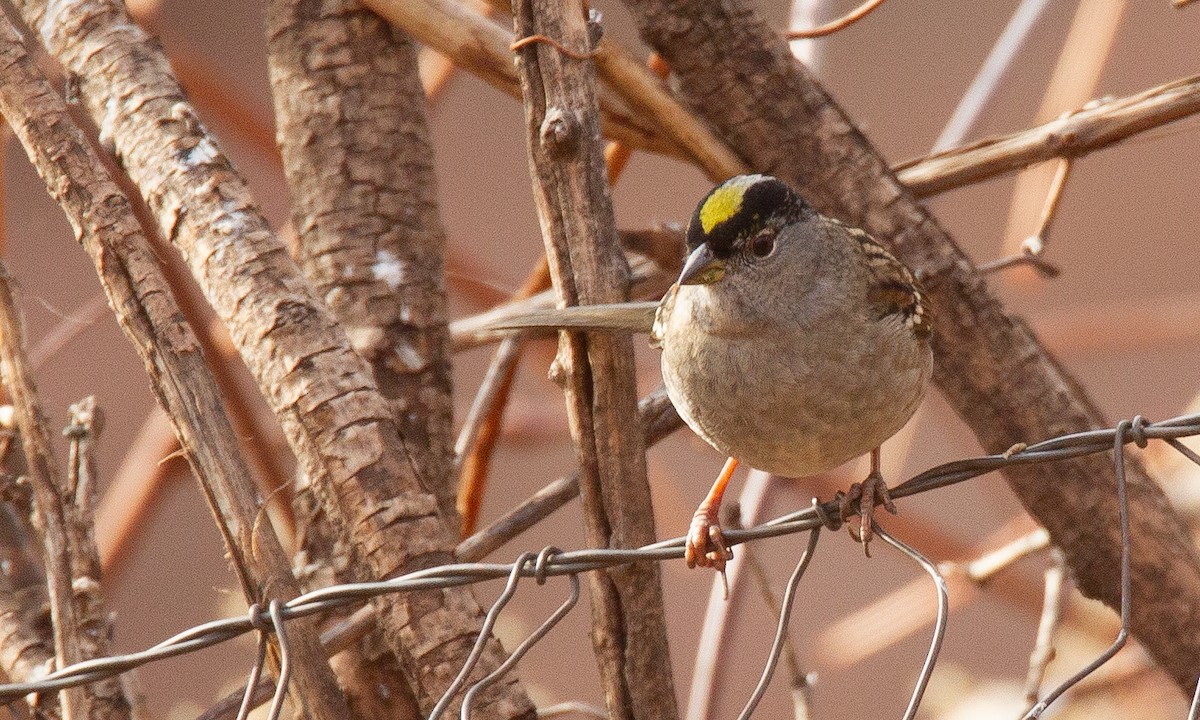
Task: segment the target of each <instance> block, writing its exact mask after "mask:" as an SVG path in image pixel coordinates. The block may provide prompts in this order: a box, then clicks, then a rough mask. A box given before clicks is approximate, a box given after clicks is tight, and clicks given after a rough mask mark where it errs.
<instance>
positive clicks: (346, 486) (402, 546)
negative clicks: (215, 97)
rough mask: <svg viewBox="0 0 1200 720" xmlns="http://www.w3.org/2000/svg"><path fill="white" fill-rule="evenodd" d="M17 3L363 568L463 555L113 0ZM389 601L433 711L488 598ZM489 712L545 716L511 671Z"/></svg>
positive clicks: (321, 321) (386, 611)
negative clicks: (224, 333) (176, 255)
mask: <svg viewBox="0 0 1200 720" xmlns="http://www.w3.org/2000/svg"><path fill="white" fill-rule="evenodd" d="M18 7H19V9H20V11H21V12H22V14H23V16H24V17H25V19H26V21H27V22H28V23H29V25H30V27H32V28H34V29H35V31H36V32H37V33H38V35H39V36H40V38H41V40H42V42H43V43H45V45H46V46H47V48H48V49H49V50H50V53H51V54H52V55H53V56H55V57H56V58H57V59H58V60H59V62H61V63H62V64H63V66H64V67H65V68H66V70H67V71H68V72H69V73H71V74H72V75H73V76H74V77H75V79H76V80H77V86H78V88H79V96H80V100H81V103H82V105H83V106H84V107H85V108H86V109H87V111H88V113H89V114H90V115H91V116H92V117H93V118H94V119H95V121H96V123H97V124H98V126H99V128H100V137H101V141H102V142H105V143H106V144H109V145H111V147H112V149H113V151H114V152H115V153H116V155H117V157H118V158H119V159H120V161H121V162H122V163H123V166H124V167H125V169H126V170H127V172H128V173H129V175H130V177H131V179H132V180H133V181H134V183H135V184H136V185H137V186H138V188H139V190H140V191H141V193H142V196H143V198H144V199H145V200H146V203H147V205H148V206H149V207H150V209H151V210H152V211H153V212H154V214H155V216H156V217H157V219H158V223H159V225H160V227H161V228H162V230H163V235H164V236H165V237H167V238H168V239H169V240H170V241H171V242H172V244H174V245H175V246H176V248H178V249H179V251H180V252H181V253H182V254H183V256H184V258H185V260H186V261H187V263H188V266H189V268H190V270H191V272H192V275H193V276H194V277H195V278H196V280H197V281H198V283H199V284H200V287H201V289H202V290H203V291H204V294H205V297H207V298H208V300H209V302H210V303H211V304H212V305H213V308H214V309H215V310H216V312H217V316H218V317H219V318H220V319H221V320H222V322H224V323H225V325H226V326H227V327H228V328H229V330H230V334H231V336H232V337H233V341H234V344H235V345H236V346H237V348H238V351H239V352H240V353H241V354H242V357H243V359H244V360H245V361H246V365H247V367H249V368H250V370H251V372H252V374H253V375H254V377H255V380H256V381H257V382H258V384H259V387H260V389H261V390H262V392H263V393H264V395H265V396H266V397H267V399H268V402H269V403H270V405H271V408H272V410H274V412H275V414H276V416H277V417H278V418H279V420H280V424H281V425H282V426H283V428H284V432H285V434H286V436H287V439H288V443H289V445H290V446H291V448H292V450H293V452H295V454H296V457H297V459H298V460H299V462H300V465H301V467H302V468H303V470H304V472H306V473H307V475H308V477H309V478H310V479H311V481H312V483H313V485H314V487H315V488H316V490H317V494H318V497H319V499H320V501H321V503H322V506H323V507H324V508H326V509H327V510H328V512H329V513H330V517H331V518H333V519H334V520H335V522H336V523H337V527H338V528H339V531H340V532H341V533H344V534H345V536H346V537H347V539H348V540H350V541H352V542H353V543H354V544H355V545H356V547H357V548H358V549H359V551H360V553H361V557H362V558H364V559H365V560H366V567H362V568H360V569H359V571H360V572H362V573H363V575H364V576H370V577H372V578H384V577H391V576H395V575H398V574H402V573H405V572H408V571H412V570H416V569H420V568H423V567H428V566H432V565H439V564H443V563H445V562H448V561H450V559H451V557H452V552H453V549H454V540H453V535H452V534H451V533H450V531H449V530H448V528H446V526H445V525H444V524H443V523H442V521H441V519H440V517H439V515H438V506H437V500H436V499H435V498H434V497H433V495H431V494H430V493H429V492H428V490H427V489H426V488H425V487H424V485H423V484H422V480H421V477H420V475H419V474H418V473H417V471H416V469H415V467H414V465H413V463H412V461H411V460H410V458H409V457H408V456H407V454H406V453H405V451H404V447H403V441H402V438H401V436H400V433H399V431H398V429H397V427H396V424H395V421H394V420H393V419H392V413H391V407H390V406H389V404H388V403H387V400H386V399H385V398H384V397H383V396H382V395H381V394H380V393H379V390H378V387H377V386H376V385H375V382H374V378H373V377H372V373H371V368H370V366H369V365H368V364H367V362H366V361H365V360H364V359H363V358H362V357H361V356H360V355H358V354H357V353H356V352H355V351H354V349H353V347H352V346H351V344H350V341H349V339H348V338H347V336H346V333H345V332H344V331H343V329H342V328H341V326H340V325H338V324H337V322H336V321H335V319H334V317H333V315H332V314H331V313H330V312H329V310H328V309H327V308H326V307H325V306H324V304H323V302H322V301H321V300H320V299H319V298H318V297H317V295H316V294H315V293H314V292H313V290H312V288H311V286H309V285H308V283H307V282H306V281H305V279H304V277H303V276H302V275H301V274H300V272H299V270H298V268H297V267H296V265H295V263H293V262H292V260H291V258H289V257H288V255H287V252H286V250H285V249H284V248H283V246H282V245H281V244H280V242H279V240H278V238H276V236H275V235H274V233H273V232H271V229H270V227H269V226H268V224H267V222H266V219H265V218H264V217H263V215H262V212H261V211H260V210H259V209H258V207H257V206H256V205H255V203H254V201H253V199H252V197H251V196H250V193H249V190H248V188H247V187H246V182H245V180H244V179H243V178H242V177H241V176H240V175H239V174H238V173H237V171H236V170H235V169H234V168H233V166H232V164H231V163H230V162H229V160H228V158H226V157H225V155H224V154H223V153H222V152H221V150H220V147H219V145H218V143H217V142H216V139H215V138H214V137H213V136H212V135H211V134H210V133H209V132H208V131H207V130H206V129H205V128H204V126H203V125H202V124H201V122H200V120H199V118H198V117H197V116H196V114H195V111H194V110H193V108H192V107H191V106H190V105H189V104H188V103H187V101H186V99H185V98H184V96H183V92H182V90H181V89H180V87H179V83H178V81H177V79H176V78H175V77H174V76H173V75H172V73H171V70H170V65H169V63H168V62H167V60H166V58H165V56H164V55H163V53H162V51H161V50H160V49H159V48H158V46H157V45H156V43H155V42H154V41H153V40H151V39H150V38H149V37H148V36H147V35H146V34H145V33H144V32H143V31H142V30H141V29H140V28H138V27H137V26H136V25H135V24H133V22H132V21H131V20H130V18H129V16H128V14H127V13H126V11H125V9H124V8H123V7H122V6H121V5H119V4H118V3H116V2H115V0H89V1H81V2H74V3H49V4H48V3H46V2H45V1H44V0H24V1H22V2H19V3H18ZM50 11H52V12H50ZM376 604H377V606H378V607H379V608H380V614H381V622H382V624H383V626H384V632H385V635H386V636H387V638H388V642H389V644H390V645H391V647H392V649H393V651H395V652H396V653H397V655H398V657H400V659H401V664H402V666H403V667H404V669H405V673H406V675H407V676H408V680H409V682H410V684H411V685H412V686H413V687H414V689H415V691H416V694H417V697H418V700H419V701H420V704H421V707H422V709H423V710H428V709H429V708H431V707H432V706H433V704H434V703H435V702H436V701H437V699H438V697H440V695H441V693H442V691H443V690H444V689H445V688H446V687H447V686H448V685H449V684H450V681H451V680H452V679H453V677H454V675H455V674H456V673H457V671H458V668H460V667H461V666H462V662H463V660H464V658H465V657H466V655H467V653H468V651H469V649H470V647H471V646H472V645H473V643H474V641H475V638H476V637H477V636H478V634H479V631H480V629H481V627H482V619H483V614H482V612H481V611H480V609H479V606H478V603H476V602H475V599H474V597H473V596H472V595H471V594H470V591H469V590H467V589H464V588H451V589H444V590H431V591H422V592H411V593H403V594H400V595H394V596H388V597H385V598H381V599H379V600H377V601H376ZM503 656H504V653H503V649H502V648H501V647H500V645H499V643H498V642H495V641H491V642H489V644H488V646H487V651H486V652H485V654H484V658H483V660H482V661H481V662H480V664H479V667H478V671H479V672H480V673H488V672H491V670H492V669H494V668H495V667H496V666H497V665H499V663H500V662H501V661H502V658H503ZM480 703H481V704H480V712H485V713H489V714H488V715H485V717H492V715H490V713H495V715H494V716H495V717H497V718H509V717H526V716H531V714H532V712H533V709H532V706H531V705H530V703H529V700H528V698H526V697H525V695H524V693H523V692H522V691H521V689H520V687H519V686H518V685H517V683H516V680H515V679H514V678H512V676H509V677H508V678H507V679H506V681H502V682H500V683H498V684H496V685H493V686H492V687H491V688H489V690H488V691H487V692H486V693H485V694H484V696H483V697H482V698H480ZM489 707H490V709H488V708H489Z"/></svg>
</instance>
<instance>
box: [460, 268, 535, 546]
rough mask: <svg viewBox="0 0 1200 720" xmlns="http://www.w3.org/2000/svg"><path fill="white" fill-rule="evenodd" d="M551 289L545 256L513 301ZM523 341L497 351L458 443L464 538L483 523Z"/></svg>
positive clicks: (518, 337) (515, 337)
mask: <svg viewBox="0 0 1200 720" xmlns="http://www.w3.org/2000/svg"><path fill="white" fill-rule="evenodd" d="M548 287H550V266H549V265H548V264H547V263H546V258H545V256H542V257H541V258H540V259H539V260H538V262H537V265H536V266H535V267H534V268H533V270H531V271H530V273H529V276H528V277H527V278H525V282H524V283H522V285H521V288H520V289H519V290H517V292H516V293H515V294H514V295H513V299H514V300H523V299H525V298H528V297H530V296H532V295H535V294H537V293H539V292H542V291H543V290H545V289H547V288H548ZM522 340H523V338H522V336H521V335H520V334H516V335H511V336H509V337H508V338H505V340H504V341H502V342H501V344H500V347H499V348H497V349H496V353H495V355H493V357H492V362H491V365H490V366H489V367H488V371H487V374H486V375H485V376H484V382H483V384H482V385H481V386H480V388H479V392H478V394H477V395H476V397H475V402H474V403H472V405H471V410H470V411H469V412H468V413H467V419H466V420H465V421H464V422H463V429H462V432H461V433H460V435H459V439H458V442H457V443H455V448H454V453H455V457H456V459H457V461H458V467H459V468H460V474H459V484H458V512H459V515H460V516H461V518H462V530H461V532H462V536H463V537H469V536H470V535H472V534H473V533H474V532H475V529H476V525H477V523H478V521H479V509H480V507H481V506H482V504H483V494H484V492H485V489H486V486H487V477H488V472H489V469H490V468H491V462H492V454H493V452H494V451H495V449H496V442H497V441H498V440H499V439H500V430H501V428H502V425H503V422H504V411H505V409H506V408H507V407H508V398H509V395H510V393H511V391H512V385H513V381H514V380H515V378H516V373H517V367H518V365H519V364H520V361H521V355H522Z"/></svg>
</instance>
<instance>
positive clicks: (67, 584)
mask: <svg viewBox="0 0 1200 720" xmlns="http://www.w3.org/2000/svg"><path fill="white" fill-rule="evenodd" d="M6 22H7V21H6V20H3V19H0V25H3V24H4V23H6ZM3 29H7V30H8V33H6V34H7V35H9V37H5V38H4V40H6V41H9V42H13V41H15V40H16V33H15V31H13V30H11V29H8V28H3ZM17 42H19V41H17ZM11 47H12V46H11V45H10V46H9V48H11ZM9 48H0V50H8V49H9ZM5 54H7V53H5ZM7 79H8V78H7V77H6V80H7ZM6 114H7V113H6ZM6 119H8V120H9V121H10V122H11V121H12V118H11V117H8V118H6ZM10 283H11V281H10V276H9V274H8V268H7V267H5V266H4V265H3V264H0V371H2V372H3V379H4V384H5V386H6V388H7V390H8V395H9V397H10V398H12V404H13V408H14V410H15V411H16V418H17V425H18V427H20V429H21V443H22V446H23V447H24V449H25V461H26V463H27V465H28V468H29V482H30V485H31V486H32V487H33V499H34V510H35V513H36V522H35V525H36V527H37V528H38V530H39V531H40V532H41V534H42V548H43V550H44V567H45V572H46V584H47V588H48V589H49V596H50V617H51V621H52V622H53V624H54V650H55V655H56V656H57V658H58V664H59V667H65V666H68V665H73V664H75V663H78V662H80V661H82V660H85V659H87V658H85V657H84V655H83V650H82V648H81V638H80V633H81V628H80V626H79V618H78V615H77V613H76V607H75V603H74V594H73V591H72V580H73V575H72V562H71V559H72V557H73V553H72V551H71V547H70V539H69V537H68V535H67V527H66V526H67V520H66V517H65V514H64V511H63V498H62V496H61V495H60V492H61V491H62V488H63V482H62V480H61V478H60V477H59V473H58V471H57V466H56V461H55V459H54V453H53V450H52V448H51V445H50V432H49V430H48V429H47V428H46V417H45V414H44V413H43V412H42V407H41V402H40V400H39V399H38V397H37V390H36V389H35V388H34V385H33V378H32V377H31V375H30V370H29V362H28V360H27V358H26V356H25V332H24V329H23V328H22V323H21V319H20V315H19V311H18V310H17V307H16V303H15V301H14V299H13V295H12V288H11V285H10ZM60 698H61V699H60V702H61V703H62V709H63V717H64V718H82V717H88V716H89V715H90V712H91V706H92V703H93V702H95V698H94V697H93V696H92V694H91V692H90V691H89V690H88V689H86V688H81V689H77V690H64V691H62V693H61V695H60Z"/></svg>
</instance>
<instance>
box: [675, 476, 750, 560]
mask: <svg viewBox="0 0 1200 720" xmlns="http://www.w3.org/2000/svg"><path fill="white" fill-rule="evenodd" d="M737 466H738V461H737V458H729V459H728V460H726V461H725V467H723V468H721V474H720V475H718V476H717V480H716V482H714V483H713V486H712V489H710V490H709V491H708V496H707V497H705V498H704V502H702V503H700V507H698V508H696V514H695V515H693V516H692V525H691V527H690V528H688V534H687V545H686V547H685V549H684V559H686V560H687V566H688V567H690V568H692V567H696V566H697V565H699V566H701V567H711V568H715V569H717V570H718V571H721V572H724V571H725V561H726V560H730V559H732V558H733V552H732V551H731V550H730V549H729V548H728V547H726V545H725V538H724V537H723V536H722V535H721V521H720V518H719V517H718V514H719V513H720V510H721V498H722V497H724V496H725V487H726V486H727V485H729V478H731V477H733V471H734V470H737Z"/></svg>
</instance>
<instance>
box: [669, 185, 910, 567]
mask: <svg viewBox="0 0 1200 720" xmlns="http://www.w3.org/2000/svg"><path fill="white" fill-rule="evenodd" d="M687 247H688V256H687V260H686V262H685V263H684V267H683V271H682V273H681V274H680V276H679V280H678V282H677V284H676V285H675V286H674V287H672V288H671V290H670V291H669V292H668V293H667V295H666V297H664V298H663V300H662V302H661V303H660V305H659V307H658V312H657V315H656V317H655V322H654V328H653V331H652V338H653V341H654V343H655V344H657V345H659V346H661V348H662V374H663V381H664V382H665V384H666V387H667V392H668V394H669V395H670V397H671V401H672V402H673V403H674V404H675V407H676V409H677V410H678V411H679V414H680V416H682V417H683V419H684V420H685V421H686V422H687V424H688V425H689V426H690V427H691V428H692V430H694V431H695V432H696V434H697V435H699V436H700V437H702V438H704V439H705V440H706V441H708V443H709V444H710V445H712V446H713V447H714V448H716V449H717V450H719V451H720V452H722V453H724V454H726V455H728V456H729V457H730V460H729V462H728V463H726V467H725V470H724V471H723V472H722V473H721V475H720V476H719V477H718V479H717V482H716V483H715V484H714V485H713V487H712V490H711V491H710V492H709V494H708V497H707V498H705V500H704V502H703V503H702V504H701V505H700V508H699V509H698V510H697V511H696V515H695V517H694V519H693V521H692V526H691V529H690V531H689V533H688V543H687V557H688V564H689V565H695V564H700V565H713V566H716V567H718V568H720V567H722V566H723V565H724V562H725V560H726V559H727V558H728V557H730V553H729V551H728V549H727V548H726V547H725V544H724V542H723V541H722V538H721V533H720V525H719V522H718V517H717V511H718V508H719V505H720V502H721V496H722V494H723V493H724V490H725V485H726V483H727V482H728V480H729V475H731V474H732V472H733V469H734V467H736V464H737V462H738V461H739V460H740V461H742V462H744V463H745V464H747V465H750V466H751V467H754V468H758V469H759V470H765V471H767V472H771V473H775V474H778V475H785V476H808V475H815V474H818V473H822V472H825V471H827V470H830V469H832V468H834V467H836V466H838V465H841V464H842V463H844V462H846V461H847V460H851V459H853V458H855V457H858V456H860V455H862V454H864V453H867V452H872V461H873V462H872V472H871V475H870V476H869V477H868V480H867V482H864V483H863V484H861V485H859V484H856V486H855V487H853V488H852V489H851V492H850V494H849V495H848V496H844V502H843V515H846V514H848V513H849V510H850V508H851V504H852V503H859V504H860V505H861V508H862V513H861V514H862V515H863V516H864V517H863V524H862V529H861V531H860V538H861V539H862V540H864V541H866V540H869V535H870V522H871V520H870V508H872V507H873V506H874V504H875V502H876V501H877V500H878V501H882V502H883V503H884V504H885V505H887V506H889V509H890V502H889V500H888V498H887V493H886V486H884V485H883V483H882V480H881V478H880V477H879V463H878V448H879V446H880V444H881V443H883V441H884V440H886V439H888V438H889V437H891V436H892V435H893V434H895V433H896V432H897V431H898V430H899V429H900V428H901V427H903V426H904V424H905V423H906V422H908V420H909V418H911V417H912V415H913V413H914V412H916V409H917V406H918V405H919V404H920V403H921V399H922V398H923V396H924V395H925V387H926V384H927V383H928V381H929V376H930V373H931V371H932V355H931V352H930V347H929V336H930V322H929V316H928V311H927V310H926V308H925V305H924V298H923V296H922V293H921V291H920V289H919V287H918V286H917V283H916V281H915V280H914V278H913V275H912V273H911V272H910V271H909V270H908V268H906V267H905V266H904V265H903V264H901V263H900V261H899V260H897V259H896V258H895V257H893V256H892V255H891V254H890V253H889V252H888V251H887V250H885V249H884V248H883V247H882V246H880V245H879V244H878V243H876V242H875V241H874V240H872V239H871V237H870V236H869V235H867V234H866V233H865V232H863V231H861V230H857V229H855V228H851V227H848V226H846V225H844V224H842V223H840V222H838V221H837V220H832V219H830V218H827V217H824V216H822V215H820V214H819V213H817V212H816V210H814V209H813V208H812V207H811V206H810V205H809V204H808V203H807V202H805V201H804V200H803V199H802V198H801V197H800V196H799V195H797V194H796V193H795V192H794V191H793V190H792V189H791V188H790V187H788V186H787V185H786V184H785V183H784V182H783V181H781V180H778V179H776V178H773V177H769V176H766V175H740V176H737V177H734V178H731V179H729V180H727V181H725V182H724V183H722V184H720V185H718V186H717V187H716V188H714V189H713V190H712V191H711V192H710V193H709V194H708V196H707V197H705V198H704V200H703V201H701V203H700V205H699V206H698V207H697V209H696V212H695V214H694V215H693V216H692V220H691V223H690V225H689V226H688V231H687Z"/></svg>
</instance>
